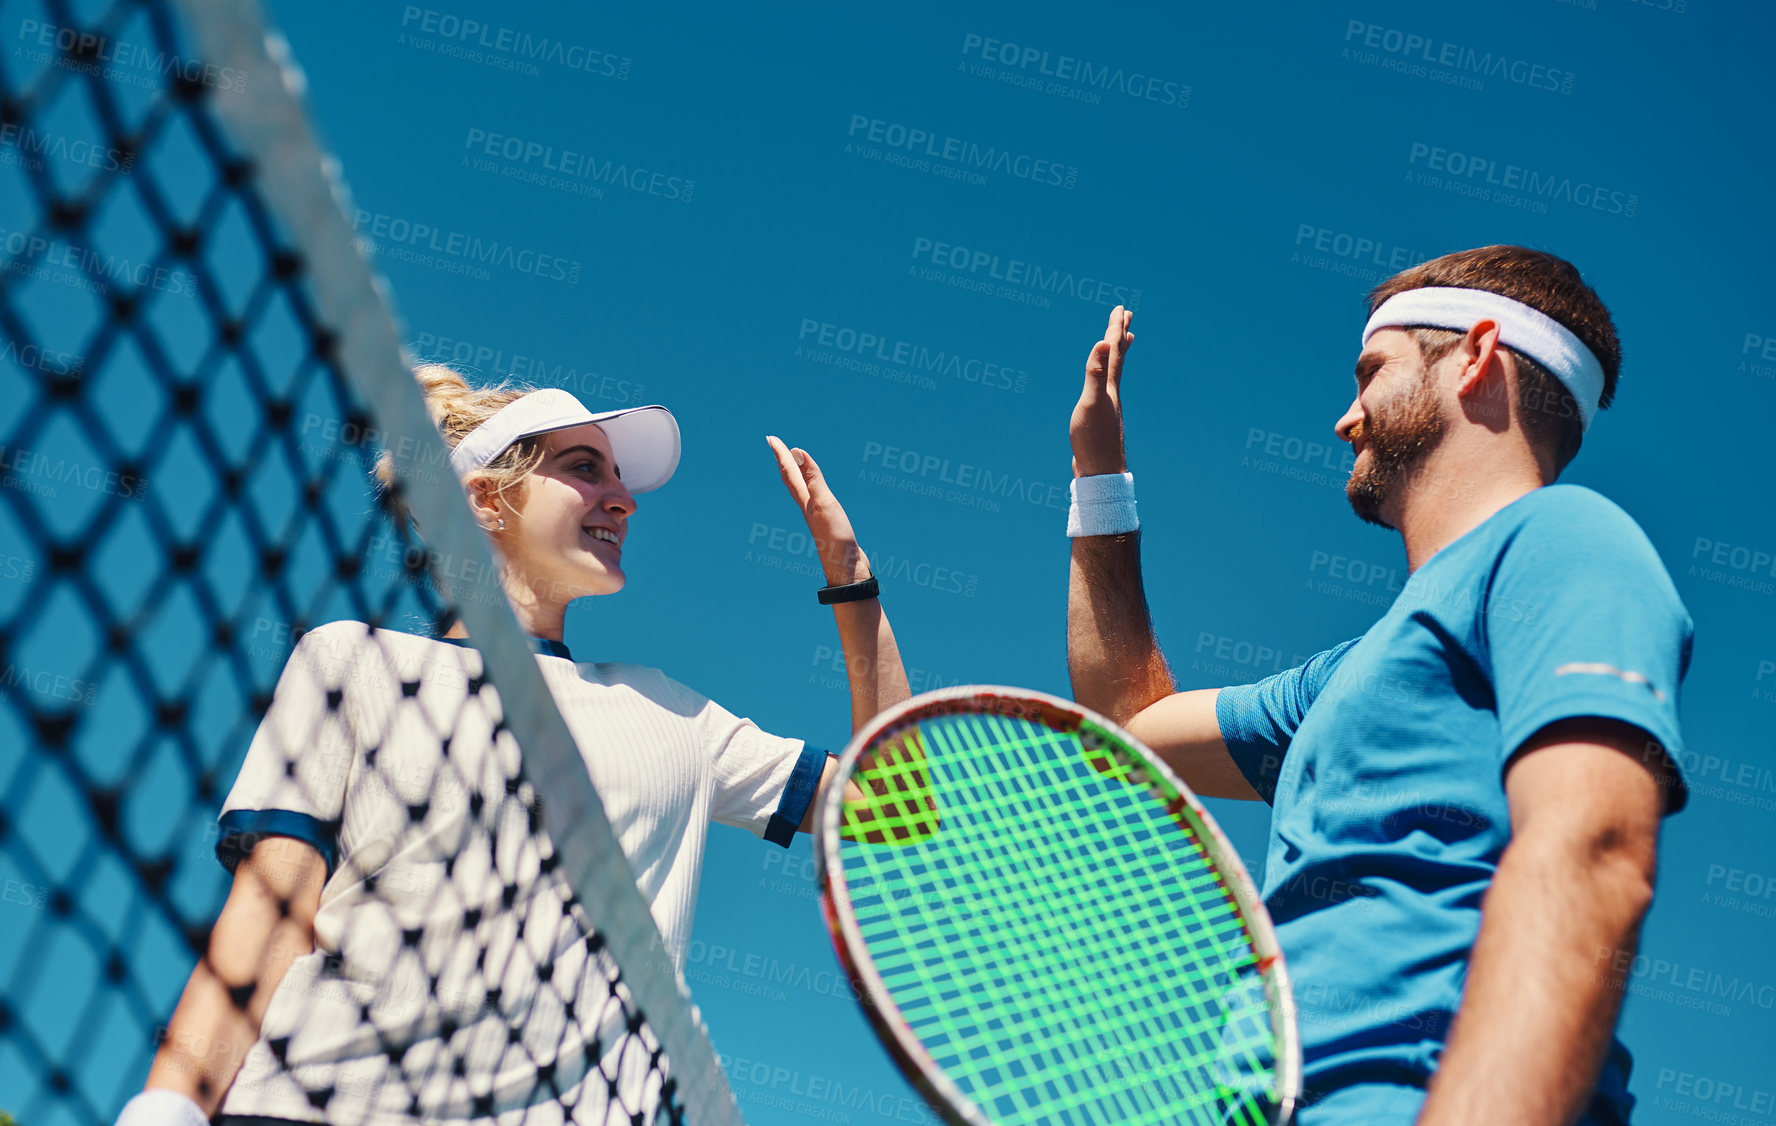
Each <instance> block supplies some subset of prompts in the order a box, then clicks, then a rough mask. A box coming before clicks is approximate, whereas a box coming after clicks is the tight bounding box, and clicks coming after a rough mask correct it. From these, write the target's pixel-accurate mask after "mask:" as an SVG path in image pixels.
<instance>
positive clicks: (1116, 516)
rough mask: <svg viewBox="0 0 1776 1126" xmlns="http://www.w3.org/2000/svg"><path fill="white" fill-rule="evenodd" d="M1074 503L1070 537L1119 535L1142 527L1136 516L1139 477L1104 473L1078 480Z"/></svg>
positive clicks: (1069, 516) (1069, 511) (1069, 518)
mask: <svg viewBox="0 0 1776 1126" xmlns="http://www.w3.org/2000/svg"><path fill="white" fill-rule="evenodd" d="M1072 493H1073V504H1072V505H1071V507H1069V508H1068V509H1067V534H1068V535H1069V536H1072V537H1073V538H1075V539H1077V538H1079V537H1080V536H1117V535H1121V534H1123V533H1124V532H1133V531H1136V530H1137V529H1139V528H1140V527H1141V518H1140V517H1138V516H1136V515H1135V475H1134V474H1133V473H1100V474H1096V475H1094V476H1091V477H1075V478H1073V485H1072Z"/></svg>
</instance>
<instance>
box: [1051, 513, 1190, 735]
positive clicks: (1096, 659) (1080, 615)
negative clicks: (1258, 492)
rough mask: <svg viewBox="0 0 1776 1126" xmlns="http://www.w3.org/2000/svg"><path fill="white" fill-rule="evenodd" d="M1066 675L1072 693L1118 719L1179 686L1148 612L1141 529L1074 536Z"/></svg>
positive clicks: (1085, 703)
mask: <svg viewBox="0 0 1776 1126" xmlns="http://www.w3.org/2000/svg"><path fill="white" fill-rule="evenodd" d="M1067 672H1068V674H1069V676H1070V677H1071V679H1072V683H1073V698H1074V699H1075V700H1077V701H1079V702H1080V703H1081V704H1084V705H1085V706H1086V707H1088V708H1091V709H1093V710H1094V711H1097V712H1101V713H1103V714H1104V715H1106V716H1108V717H1110V718H1111V719H1113V720H1115V721H1116V722H1118V723H1127V722H1128V720H1129V718H1130V717H1132V716H1133V715H1134V714H1135V713H1136V712H1138V711H1140V710H1141V709H1142V708H1144V707H1146V706H1147V705H1149V704H1152V703H1154V702H1155V701H1157V700H1161V699H1163V698H1165V697H1166V696H1169V695H1171V694H1172V693H1173V692H1175V691H1176V690H1177V686H1176V684H1175V683H1174V682H1173V680H1172V673H1171V670H1170V669H1169V668H1167V667H1166V662H1165V656H1164V655H1163V654H1162V653H1161V652H1160V649H1159V642H1158V641H1157V640H1156V639H1155V638H1154V636H1153V622H1152V619H1151V617H1150V616H1149V615H1148V612H1147V594H1146V590H1145V588H1144V587H1143V586H1142V582H1141V533H1140V532H1138V531H1137V532H1129V533H1126V534H1124V535H1115V536H1079V537H1077V538H1075V539H1074V540H1073V556H1072V561H1071V564H1070V565H1069V569H1068V579H1067Z"/></svg>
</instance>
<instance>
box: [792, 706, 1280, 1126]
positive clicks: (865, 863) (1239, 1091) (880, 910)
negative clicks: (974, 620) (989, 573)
mask: <svg viewBox="0 0 1776 1126" xmlns="http://www.w3.org/2000/svg"><path fill="white" fill-rule="evenodd" d="M838 773H839V780H840V781H841V782H845V783H850V784H851V785H849V786H847V785H835V786H831V787H829V788H828V789H827V791H826V795H825V797H824V799H823V803H822V805H821V808H820V811H819V814H818V818H817V825H816V830H815V833H816V836H815V856H816V863H817V865H818V869H817V870H818V872H819V880H820V884H821V905H822V908H823V910H824V911H825V914H826V919H827V924H828V926H829V927H830V928H831V931H832V936H833V945H834V946H835V947H836V949H837V951H838V955H839V960H840V962H841V963H843V965H844V967H845V971H846V973H847V974H848V975H849V976H850V978H851V980H852V983H853V984H854V985H855V986H856V992H857V994H858V997H859V999H860V1001H861V1003H862V1005H863V1008H864V1011H865V1012H866V1013H867V1014H868V1016H869V1018H870V1021H871V1023H872V1024H873V1025H874V1026H875V1029H876V1032H877V1034H878V1035H879V1036H880V1037H881V1038H882V1041H883V1043H884V1044H886V1045H887V1047H888V1050H889V1052H890V1054H891V1055H892V1056H893V1057H894V1059H895V1062H896V1063H897V1064H898V1065H899V1066H900V1068H901V1070H902V1071H903V1072H904V1073H905V1074H906V1076H907V1078H908V1079H909V1080H911V1081H912V1083H913V1085H914V1086H915V1087H916V1088H917V1089H918V1091H919V1093H920V1094H921V1095H922V1096H923V1097H924V1098H925V1100H926V1101H927V1102H928V1103H930V1104H931V1106H932V1107H933V1108H934V1109H935V1110H937V1111H938V1112H939V1113H941V1114H942V1115H943V1116H944V1117H945V1119H946V1120H948V1121H949V1122H952V1123H958V1124H968V1126H988V1124H992V1126H1012V1124H1024V1123H1110V1122H1114V1123H1160V1122H1164V1123H1193V1124H1215V1126H1222V1124H1238V1126H1257V1124H1260V1123H1268V1124H1278V1123H1284V1122H1286V1121H1287V1120H1288V1119H1289V1116H1290V1114H1291V1113H1292V1111H1293V1109H1294V1104H1295V1099H1296V1095H1297V1092H1298V1090H1299V1086H1300V1076H1301V1059H1300V1045H1299V1042H1298V1040H1297V1038H1296V1032H1295V1012H1294V1005H1293V1002H1292V1001H1291V999H1290V993H1289V983H1288V977H1287V975H1286V973H1285V971H1284V967H1283V958H1282V954H1281V952H1280V951H1279V950H1278V948H1277V943H1276V937H1275V935H1274V933H1273V932H1272V930H1271V925H1270V918H1269V916H1268V915H1267V914H1266V913H1265V910H1264V906H1263V904H1262V902H1260V900H1259V898H1258V895H1257V891H1256V889H1255V888H1254V886H1253V884H1252V881H1251V878H1250V877H1249V876H1248V875H1247V874H1246V870H1245V867H1244V866H1243V865H1242V864H1241V863H1240V860H1239V856H1238V855H1237V854H1236V853H1235V852H1234V851H1233V848H1232V847H1231V846H1230V845H1229V844H1228V843H1227V839H1226V838H1225V837H1224V836H1222V834H1221V830H1220V829H1219V828H1217V827H1216V825H1215V823H1214V822H1213V821H1211V820H1210V819H1209V815H1208V814H1207V813H1205V812H1204V811H1203V808H1202V806H1201V804H1200V803H1199V802H1198V801H1197V799H1196V796H1195V795H1194V794H1192V793H1191V792H1190V791H1189V790H1188V789H1186V788H1185V787H1184V785H1183V783H1181V782H1180V781H1179V780H1178V779H1177V778H1176V777H1175V776H1174V775H1173V774H1172V773H1171V771H1170V770H1168V769H1167V768H1166V766H1165V765H1164V764H1163V763H1161V762H1160V761H1159V759H1158V758H1157V756H1155V755H1154V754H1153V752H1152V751H1150V750H1148V749H1147V748H1146V747H1144V746H1142V745H1141V744H1140V743H1139V742H1137V741H1136V740H1135V739H1134V737H1133V736H1131V735H1129V733H1128V732H1126V731H1124V730H1123V729H1122V728H1120V727H1118V726H1117V725H1116V724H1114V723H1111V722H1110V721H1108V720H1106V719H1104V718H1103V717H1101V716H1098V715H1095V714H1094V713H1092V712H1090V711H1088V710H1087V709H1085V708H1082V707H1080V706H1079V705H1077V704H1074V703H1070V702H1068V701H1065V700H1062V699H1059V698H1058V697H1054V696H1049V695H1046V694H1043V693H1038V692H1030V691H1024V690H1021V689H1015V688H1002V687H997V686H986V685H972V686H964V687H959V688H948V689H944V690H941V691H937V692H926V693H923V694H921V695H918V696H915V697H913V698H912V699H910V700H908V701H906V702H905V703H903V704H900V705H899V706H897V707H894V708H891V709H889V710H888V711H886V712H883V713H882V714H881V715H879V716H877V717H876V718H875V719H874V720H872V721H871V722H870V723H869V724H868V725H867V726H866V727H864V728H863V730H861V731H859V732H858V733H857V735H856V736H855V737H854V738H853V739H852V740H851V742H850V744H849V745H848V746H847V747H846V748H845V752H844V754H843V755H842V756H840V758H839V766H838ZM847 792H849V794H850V796H849V797H847ZM860 794H861V797H860V796H859V795H860Z"/></svg>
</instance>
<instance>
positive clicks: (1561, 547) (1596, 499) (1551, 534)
mask: <svg viewBox="0 0 1776 1126" xmlns="http://www.w3.org/2000/svg"><path fill="white" fill-rule="evenodd" d="M1506 511H1507V512H1508V513H1509V514H1510V518H1509V519H1508V520H1507V521H1506V522H1505V526H1504V527H1502V528H1501V529H1500V532H1501V533H1502V535H1501V536H1500V539H1501V540H1502V541H1503V542H1502V543H1501V547H1505V548H1509V547H1512V546H1515V547H1517V548H1519V549H1520V550H1521V549H1522V548H1524V547H1533V548H1539V549H1542V550H1546V551H1559V552H1568V553H1570V555H1571V558H1572V560H1573V561H1574V562H1578V561H1580V560H1583V559H1594V558H1598V557H1610V556H1614V557H1620V555H1621V554H1622V553H1623V552H1624V551H1625V550H1626V551H1635V552H1641V551H1645V552H1651V551H1652V544H1651V541H1650V540H1648V539H1647V534H1646V532H1645V531H1644V530H1643V529H1642V528H1641V526H1640V524H1639V522H1637V521H1636V520H1635V519H1634V517H1632V516H1630V515H1629V514H1628V512H1627V510H1625V509H1624V508H1623V507H1622V506H1621V505H1619V504H1617V503H1616V502H1615V501H1613V500H1611V499H1610V498H1608V497H1606V496H1604V495H1603V494H1602V493H1600V492H1597V491H1596V490H1595V489H1588V488H1586V487H1585V486H1583V485H1545V486H1543V487H1542V488H1539V489H1537V490H1535V491H1534V492H1533V493H1530V494H1528V495H1527V496H1525V497H1523V498H1522V499H1521V500H1519V501H1518V502H1517V503H1516V504H1514V505H1511V506H1510V508H1509V509H1507V510H1506Z"/></svg>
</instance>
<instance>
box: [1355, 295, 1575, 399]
mask: <svg viewBox="0 0 1776 1126" xmlns="http://www.w3.org/2000/svg"><path fill="white" fill-rule="evenodd" d="M1483 320H1491V321H1496V322H1498V326H1499V343H1500V344H1502V345H1505V346H1506V347H1508V348H1515V349H1516V350H1517V351H1519V352H1522V353H1523V354H1524V355H1526V356H1528V357H1529V358H1530V359H1532V360H1534V361H1535V362H1536V363H1538V364H1541V365H1542V366H1543V367H1544V368H1547V369H1548V372H1549V373H1550V374H1551V375H1553V376H1554V378H1556V379H1558V380H1560V382H1562V383H1564V384H1565V385H1566V389H1567V390H1568V391H1571V392H1572V397H1573V399H1574V400H1575V401H1577V403H1578V404H1579V428H1580V431H1581V432H1583V431H1585V430H1589V429H1590V428H1591V418H1592V416H1593V415H1595V414H1596V413H1597V401H1598V399H1600V398H1602V397H1603V365H1602V364H1600V363H1598V362H1597V357H1596V356H1594V355H1592V354H1591V349H1589V348H1587V347H1585V342H1584V341H1582V340H1580V339H1579V338H1578V337H1576V336H1574V335H1573V334H1572V331H1571V330H1570V329H1568V328H1567V327H1566V326H1565V325H1563V324H1561V323H1560V322H1559V321H1557V320H1555V319H1554V318H1553V317H1550V316H1549V315H1548V314H1546V313H1544V312H1542V311H1541V310H1540V309H1534V308H1531V307H1530V306H1528V305H1525V304H1524V303H1523V302H1521V301H1514V300H1512V299H1511V298H1509V297H1506V296H1504V295H1503V294H1498V293H1490V292H1488V291H1486V290H1484V289H1463V288H1457V287H1453V286H1435V285H1433V286H1425V287H1423V288H1420V289H1408V290H1405V291H1403V292H1400V293H1396V294H1394V295H1393V296H1392V297H1390V298H1388V299H1387V300H1386V301H1383V302H1382V303H1381V307H1380V308H1378V309H1376V310H1375V312H1374V313H1373V314H1372V315H1371V316H1370V317H1369V323H1368V324H1366V325H1364V326H1363V343H1364V344H1368V343H1369V338H1370V337H1371V336H1374V335H1375V333H1376V331H1377V330H1378V329H1384V328H1403V327H1408V326H1411V327H1425V328H1444V329H1449V330H1451V331H1454V332H1466V331H1468V330H1469V329H1471V328H1473V327H1474V325H1475V323H1477V322H1479V321H1483Z"/></svg>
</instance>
